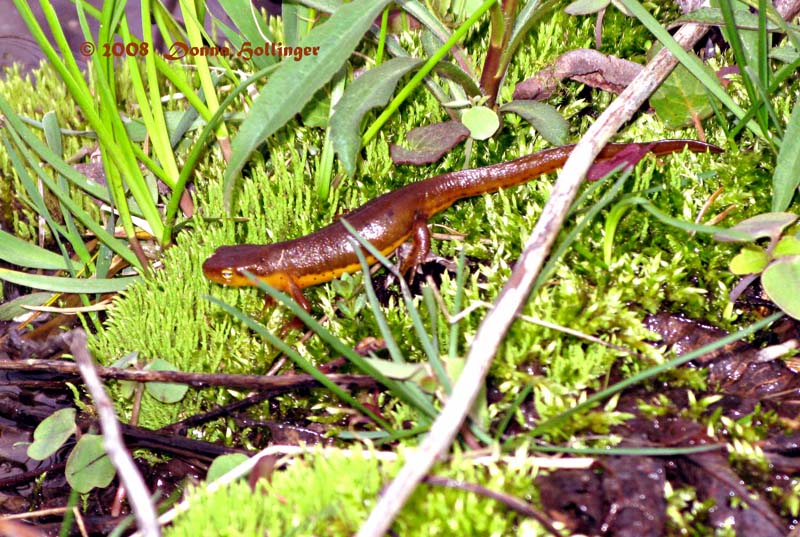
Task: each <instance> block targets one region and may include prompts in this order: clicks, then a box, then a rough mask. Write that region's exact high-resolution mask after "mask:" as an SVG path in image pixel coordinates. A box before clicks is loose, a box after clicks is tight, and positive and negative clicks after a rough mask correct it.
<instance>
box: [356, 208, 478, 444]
mask: <svg viewBox="0 0 800 537" xmlns="http://www.w3.org/2000/svg"><path fill="white" fill-rule="evenodd" d="M341 222H342V224H343V225H344V226H345V228H346V229H347V231H348V232H349V233H351V234H352V235H353V237H352V238H351V242H353V249H354V251H355V253H356V255H357V256H358V259H359V262H360V263H361V266H362V270H363V272H364V274H367V275H368V274H369V264H368V263H367V259H366V256H365V255H364V252H362V251H361V249H359V248H357V247H356V246H357V245H356V242H355V241H358V243H360V244H361V245H362V246H363V247H364V248H365V249H366V250H367V251H368V252H369V254H370V255H371V256H373V257H375V259H377V260H378V261H379V262H380V263H381V264H383V265H384V266H385V267H386V268H387V270H389V271H390V272H391V273H392V274H393V275H394V276H395V278H396V279H397V280H398V282H399V284H400V289H401V291H402V294H403V301H404V303H405V304H406V307H407V309H408V312H409V314H410V316H411V318H412V323H413V325H414V329H415V331H416V332H417V336H418V337H419V339H420V341H422V342H423V346H424V345H425V343H426V342H427V344H428V345H429V346H430V349H429V350H428V349H426V355H427V357H428V361H429V362H430V364H431V368H432V369H433V370H434V374H435V375H436V377H437V379H438V380H439V383H440V385H442V387H443V388H445V391H446V393H447V394H448V395H449V394H450V392H451V390H452V382H451V380H450V375H448V373H447V371H446V369H445V367H444V364H443V363H442V361H441V359H440V358H439V354H438V352H437V351H436V348H437V347H436V346H434V344H433V342H432V341H431V340H430V338H429V337H428V334H427V332H426V331H425V327H424V326H423V323H422V319H421V318H420V316H419V312H418V311H417V308H416V306H415V305H414V300H413V297H412V296H411V290H410V289H409V288H408V284H407V283H406V281H405V278H403V277H402V275H401V274H400V273H399V272H398V271H397V269H396V268H395V266H394V265H393V264H392V263H391V262H390V261H389V260H388V259H387V258H386V256H384V255H383V254H381V252H380V251H379V250H378V249H377V248H375V247H374V246H373V245H372V244H371V243H370V242H369V241H367V240H366V239H364V237H362V236H361V235H359V233H358V232H357V231H356V230H355V228H353V227H352V226H351V225H350V224H349V223H348V222H346V221H345V219H341ZM462 265H463V259H462ZM370 287H371V285H370V286H369V287H368V289H369V288H370ZM371 305H372V306H373V308H374V310H373V311H375V312H376V313H375V314H376V316H377V315H378V312H380V307H379V305H378V303H377V298H376V300H375V302H374V303H373V304H371ZM434 417H435V416H434ZM470 430H471V431H472V432H473V434H474V435H475V436H476V437H477V438H478V439H480V441H481V442H483V443H485V444H491V443H492V438H491V437H490V436H489V435H488V434H487V433H486V431H484V430H483V429H481V428H480V427H479V426H478V424H476V423H471V424H470Z"/></svg>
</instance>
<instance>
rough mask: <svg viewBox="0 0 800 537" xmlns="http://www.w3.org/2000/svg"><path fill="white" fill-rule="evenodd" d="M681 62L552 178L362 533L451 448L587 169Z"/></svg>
mask: <svg viewBox="0 0 800 537" xmlns="http://www.w3.org/2000/svg"><path fill="white" fill-rule="evenodd" d="M703 33H705V30H704V29H703V28H701V27H700V26H698V25H695V24H688V25H686V26H684V27H682V28H681V29H680V30H679V31H678V32H677V33H676V34H675V39H676V40H677V41H678V43H679V44H680V45H681V46H682V47H684V48H688V47H690V46H692V45H693V44H694V43H696V42H697V40H698V39H700V37H701V36H702V35H703ZM676 64H677V60H676V59H675V58H674V57H673V56H672V55H671V54H670V52H669V51H668V50H667V49H666V48H664V49H662V50H661V51H659V53H658V54H656V56H655V57H654V58H653V59H652V61H650V63H648V64H647V66H646V67H645V68H644V69H643V70H642V71H641V72H640V73H639V74H638V75H637V76H636V78H635V79H634V80H633V82H631V84H630V85H629V86H628V87H627V88H626V89H625V90H624V91H623V92H622V93H621V94H620V96H619V97H618V98H617V99H616V100H615V101H614V102H612V103H611V105H610V106H609V107H608V108H607V109H606V111H605V112H603V114H602V115H601V116H600V117H599V118H598V119H597V121H596V122H595V123H594V125H592V126H591V127H590V128H589V130H587V131H586V134H585V135H584V137H583V138H582V139H581V141H580V142H579V143H578V144H577V145H576V146H575V149H574V150H573V151H572V154H571V155H570V157H569V159H568V160H567V162H566V164H565V165H564V169H563V170H562V171H561V173H560V174H559V176H558V180H557V181H556V183H555V185H554V186H553V190H552V192H551V194H550V199H548V200H547V205H545V208H544V210H543V211H542V215H541V216H540V217H539V220H538V221H537V223H536V227H535V228H534V230H533V233H532V234H531V237H530V238H529V239H528V242H527V244H526V245H525V251H524V252H523V254H522V257H520V261H519V263H517V265H516V266H515V267H514V271H513V272H512V273H511V277H510V278H509V280H508V282H507V283H506V285H505V286H504V287H503V290H502V291H501V292H500V296H499V297H498V298H497V301H496V306H495V308H494V309H493V310H492V311H491V312H489V314H488V315H487V316H486V318H485V319H484V320H483V322H482V323H481V325H480V327H479V328H478V333H477V334H476V335H475V340H474V341H473V343H472V348H471V349H470V351H469V355H468V356H467V361H466V365H465V366H464V370H463V372H462V373H461V376H459V378H458V382H457V383H456V385H455V387H454V388H453V392H452V394H451V395H450V399H449V400H448V401H447V403H446V404H445V406H444V408H443V409H442V412H441V413H440V414H439V416H438V417H437V418H436V421H435V422H434V423H433V426H432V427H431V432H430V433H429V434H428V436H427V437H425V440H424V441H423V442H422V444H421V446H420V447H419V449H418V450H417V451H416V453H414V455H412V456H411V457H410V458H409V460H408V462H406V464H405V466H403V468H402V469H401V470H400V472H399V473H398V474H397V476H396V477H395V479H394V481H392V483H391V484H390V485H389V487H388V488H387V489H386V490H385V491H384V493H383V495H382V496H381V499H380V500H379V501H378V504H377V505H376V506H375V509H373V510H372V513H370V516H369V518H368V519H367V521H366V522H365V523H364V525H363V526H362V527H361V529H360V530H359V532H358V537H378V536H381V535H383V534H384V533H386V531H388V530H389V528H390V526H391V524H392V521H393V520H394V518H395V517H396V516H397V514H398V512H399V511H400V509H402V507H403V505H404V504H405V502H406V500H407V499H408V497H409V496H410V495H411V493H412V492H413V491H414V489H415V488H416V487H417V485H418V484H419V482H420V480H421V479H422V478H423V477H424V476H425V474H427V473H428V471H430V469H431V467H432V466H433V463H434V462H435V461H436V459H437V458H438V457H440V456H443V455H444V453H445V452H446V451H447V450H448V449H449V448H450V445H451V444H452V442H453V439H454V438H455V435H456V433H457V432H458V430H459V429H460V428H461V424H462V423H463V422H464V418H465V417H466V415H467V413H468V412H469V409H470V408H472V404H473V402H474V401H475V397H476V396H477V394H478V391H479V390H480V388H481V386H483V384H484V381H485V378H486V374H487V372H488V371H489V365H490V364H491V362H492V359H493V357H494V354H495V353H496V352H497V349H498V347H499V346H500V343H501V342H502V340H503V337H504V336H505V333H506V331H508V328H509V327H510V326H511V323H512V322H513V321H514V318H515V316H516V315H517V313H519V311H520V310H521V309H522V306H523V305H524V304H525V302H526V300H527V298H528V296H529V295H530V292H531V290H532V288H533V283H534V281H535V280H536V277H537V276H538V274H539V271H540V270H541V268H542V265H543V263H544V260H545V259H546V258H547V256H548V254H549V253H550V248H551V247H552V245H553V243H554V242H555V238H556V235H557V234H558V231H559V229H561V226H562V224H563V222H564V219H565V218H566V215H567V212H568V211H569V208H570V206H571V205H572V202H573V201H574V199H575V196H576V194H577V192H578V189H579V187H580V186H581V184H582V182H583V177H584V176H585V175H586V172H587V170H588V169H589V167H590V166H591V164H592V162H594V159H595V157H596V156H597V154H598V153H599V152H600V150H601V149H602V148H603V146H604V145H605V144H606V143H607V142H608V141H609V139H610V138H611V137H612V136H613V135H614V133H616V132H617V131H618V130H619V127H620V126H621V125H622V124H623V123H625V122H626V121H628V120H629V119H630V118H631V117H632V116H633V114H634V112H636V110H638V109H639V108H640V107H641V106H642V104H643V103H644V102H645V101H646V100H647V98H648V97H649V96H650V94H652V93H653V91H655V89H656V88H657V87H658V85H659V84H660V83H661V82H662V81H663V80H664V78H666V76H667V75H668V74H669V73H670V72H671V71H672V69H673V68H674V67H675V65H676Z"/></svg>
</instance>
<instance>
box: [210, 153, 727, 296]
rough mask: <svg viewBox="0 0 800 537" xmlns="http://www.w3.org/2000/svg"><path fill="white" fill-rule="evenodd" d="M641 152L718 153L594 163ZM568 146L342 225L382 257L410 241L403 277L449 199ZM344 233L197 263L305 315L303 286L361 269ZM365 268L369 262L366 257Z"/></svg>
mask: <svg viewBox="0 0 800 537" xmlns="http://www.w3.org/2000/svg"><path fill="white" fill-rule="evenodd" d="M631 146H639V147H640V148H644V147H648V146H649V150H650V152H652V153H654V154H655V155H667V154H670V153H675V152H677V151H682V150H683V149H688V150H689V151H693V152H696V153H702V152H705V151H710V152H712V153H720V152H722V150H721V149H720V148H718V147H717V146H714V145H712V144H708V143H705V142H699V141H696V140H660V141H657V142H651V143H641V144H626V143H621V144H608V145H606V146H605V147H604V148H603V150H602V151H601V152H600V154H599V155H598V157H597V159H596V161H595V162H598V161H604V160H608V159H611V158H613V157H614V156H615V155H617V154H618V153H620V152H621V151H622V150H624V149H626V148H628V147H631ZM573 147H574V145H565V146H561V147H554V148H550V149H545V150H543V151H539V152H536V153H532V154H530V155H526V156H524V157H520V158H517V159H514V160H510V161H507V162H501V163H499V164H492V165H490V166H484V167H482V168H473V169H469V170H460V171H455V172H449V173H444V174H441V175H437V176H436V177H431V178H430V179H426V180H424V181H419V182H416V183H412V184H409V185H406V186H404V187H402V188H399V189H397V190H394V191H392V192H388V193H386V194H383V195H382V196H379V197H377V198H375V199H373V200H371V201H368V202H367V203H365V204H364V205H362V206H361V207H359V208H357V209H354V210H353V211H351V212H349V213H347V216H346V220H347V222H348V223H349V224H350V225H352V226H353V228H355V229H356V231H358V233H359V234H360V235H361V236H362V237H364V238H365V239H366V240H368V241H369V242H370V243H371V244H373V245H374V246H375V247H376V248H377V249H378V250H380V252H381V253H383V254H384V255H388V254H390V253H391V252H393V251H394V250H395V249H397V247H398V246H400V245H401V244H403V243H404V242H405V241H406V240H407V239H408V238H409V237H410V238H411V239H412V247H411V253H410V254H409V255H408V256H407V257H406V258H405V259H404V260H403V262H402V264H401V272H402V273H403V274H406V273H407V272H408V271H409V270H410V269H412V268H414V267H416V266H417V265H419V264H420V263H422V262H423V261H424V260H425V257H426V256H427V254H428V252H429V250H430V243H431V238H430V231H429V230H428V219H429V218H431V217H432V216H433V215H435V214H437V213H439V212H441V211H443V210H445V209H447V208H448V207H450V206H451V205H452V204H453V203H455V202H456V201H458V200H460V199H463V198H470V197H473V196H478V195H481V194H487V193H491V192H495V191H497V190H499V189H501V188H507V187H512V186H516V185H519V184H522V183H525V182H527V181H531V180H533V179H535V178H536V177H538V176H540V175H542V174H545V173H549V172H552V171H554V170H556V169H558V168H560V167H561V166H563V164H564V162H566V160H567V157H569V155H570V153H571V152H572V149H573ZM350 238H351V235H350V233H348V231H347V229H345V227H344V225H342V223H341V222H340V221H336V222H333V223H332V224H330V225H328V226H326V227H324V228H322V229H320V230H318V231H315V232H313V233H311V234H309V235H306V236H304V237H300V238H297V239H292V240H288V241H284V242H278V243H274V244H264V245H256V244H241V245H235V246H220V247H219V248H218V249H217V250H216V251H215V252H214V253H213V254H212V255H211V256H210V257H209V258H208V259H206V261H205V263H203V274H205V276H206V278H208V279H210V280H211V281H213V282H216V283H220V284H223V285H232V286H252V285H254V284H253V283H252V282H251V281H250V280H249V279H248V278H247V276H245V274H244V272H245V271H247V272H250V273H252V274H253V275H254V276H255V277H257V278H258V279H259V280H261V281H263V282H265V283H267V284H269V285H270V286H272V287H274V288H276V289H279V290H280V291H283V292H286V293H289V294H290V295H291V296H292V298H294V300H295V301H296V302H297V303H298V304H300V305H301V306H303V308H305V309H306V310H309V309H310V304H309V303H308V301H307V300H306V298H305V297H304V296H303V292H302V289H304V288H306V287H311V286H313V285H318V284H321V283H325V282H328V281H330V280H333V279H334V278H338V277H339V276H341V275H342V274H344V273H352V272H356V271H358V270H360V269H361V265H360V263H359V261H358V257H356V253H355V250H354V249H353V245H352V244H351V242H350V240H349V239H350ZM366 257H367V260H368V262H369V263H370V264H372V263H374V262H375V261H376V260H375V258H373V257H372V256H369V255H367V256H366Z"/></svg>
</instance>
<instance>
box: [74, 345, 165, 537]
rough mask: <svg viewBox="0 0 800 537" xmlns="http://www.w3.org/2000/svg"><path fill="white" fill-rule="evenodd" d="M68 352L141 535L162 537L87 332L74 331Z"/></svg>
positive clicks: (148, 493) (148, 492)
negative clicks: (91, 402) (91, 403)
mask: <svg viewBox="0 0 800 537" xmlns="http://www.w3.org/2000/svg"><path fill="white" fill-rule="evenodd" d="M69 349H70V352H71V353H72V355H73V356H74V357H75V361H76V362H78V367H80V370H81V375H82V376H83V382H84V384H86V389H87V390H89V393H90V394H92V399H94V404H95V407H96V408H97V416H98V418H99V419H100V425H101V428H102V430H103V444H104V446H105V448H106V453H108V458H109V459H111V464H113V465H114V468H116V469H117V475H119V478H120V480H122V484H123V485H125V489H126V490H127V491H128V500H129V501H130V503H131V507H132V508H133V512H134V514H135V515H136V523H137V525H138V526H139V531H140V532H141V533H142V535H146V536H147V537H160V535H161V528H160V527H159V525H158V519H157V517H156V510H155V508H154V507H153V503H152V502H151V501H150V491H149V490H147V485H145V483H144V479H142V475H141V474H140V473H139V470H138V469H137V468H136V465H135V464H134V463H133V458H131V455H130V453H128V450H127V449H126V448H125V444H124V443H123V441H122V431H121V430H120V426H119V422H118V421H117V416H116V414H115V413H114V406H113V405H112V404H111V399H109V398H108V395H107V394H106V391H105V389H103V383H102V382H100V377H98V376H97V372H95V370H94V363H93V362H92V357H91V356H89V351H88V349H87V348H86V332H84V331H83V330H74V331H73V332H72V336H71V337H70V345H69Z"/></svg>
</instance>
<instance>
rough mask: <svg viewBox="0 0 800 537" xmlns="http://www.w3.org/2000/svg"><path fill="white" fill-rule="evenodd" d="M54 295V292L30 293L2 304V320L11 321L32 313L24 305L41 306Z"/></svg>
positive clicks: (0, 319) (0, 308)
mask: <svg viewBox="0 0 800 537" xmlns="http://www.w3.org/2000/svg"><path fill="white" fill-rule="evenodd" d="M51 296H53V294H52V293H28V294H25V295H22V296H20V297H17V298H15V299H14V300H11V301H9V302H4V303H3V304H2V305H0V321H10V320H12V319H15V318H16V317H19V316H20V315H25V314H28V313H30V312H31V311H30V310H27V309H25V308H23V307H22V306H41V305H42V304H44V303H45V302H47V301H48V300H50V297H51Z"/></svg>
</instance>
